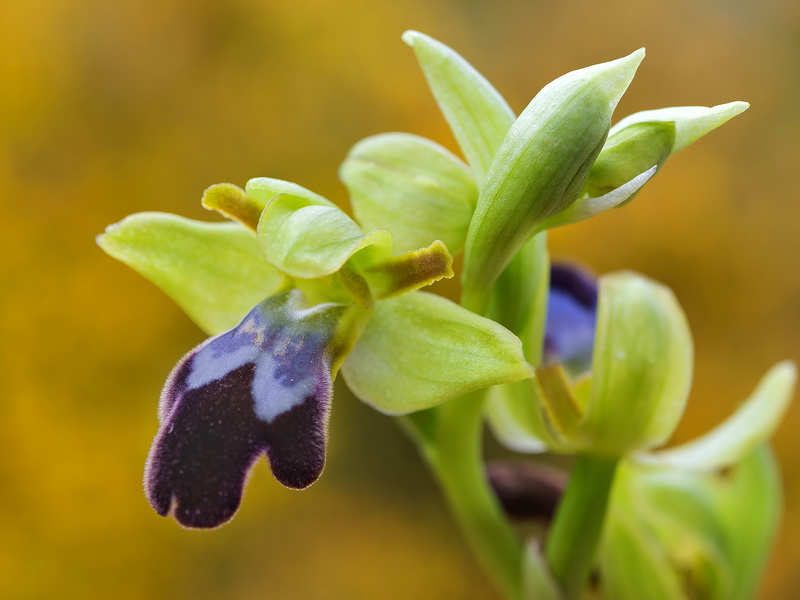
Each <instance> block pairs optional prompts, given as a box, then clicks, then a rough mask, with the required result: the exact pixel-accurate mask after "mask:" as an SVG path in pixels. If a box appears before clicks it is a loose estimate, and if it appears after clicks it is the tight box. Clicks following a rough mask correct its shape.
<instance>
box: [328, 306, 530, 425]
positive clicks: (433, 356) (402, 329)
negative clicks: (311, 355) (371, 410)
mask: <svg viewBox="0 0 800 600" xmlns="http://www.w3.org/2000/svg"><path fill="white" fill-rule="evenodd" d="M342 372H343V374H344V377H345V380H346V381H347V385H348V386H349V387H350V389H351V390H353V392H354V393H355V394H356V396H358V397H359V398H361V399H362V400H363V401H364V402H366V403H368V404H371V405H372V406H374V407H375V408H377V409H378V410H380V411H381V412H384V413H387V414H406V413H410V412H414V411H418V410H422V409H425V408H430V407H432V406H436V405H437V404H441V403H442V402H444V401H446V400H450V399H451V398H457V397H459V396H463V395H464V394H466V393H469V392H471V391H475V390H479V389H481V388H485V387H488V386H491V385H496V384H499V383H505V382H511V381H518V380H520V379H523V378H525V377H529V376H531V371H530V367H529V366H528V364H527V363H526V362H525V358H524V357H523V356H522V345H521V343H520V341H519V339H517V337H516V336H514V334H513V333H511V332H510V331H508V330H507V329H505V328H504V327H502V326H500V325H498V324H497V323H495V322H494V321H491V320H489V319H486V318H483V317H479V316H477V315H475V314H473V313H471V312H470V311H468V310H466V309H464V308H462V307H460V306H458V305H457V304H455V303H453V302H451V301H450V300H447V299H446V298H442V297H441V296H435V295H433V294H428V293H425V292H412V293H410V294H406V295H404V296H400V297H398V298H392V299H390V300H384V301H382V302H378V303H376V305H375V314H374V315H373V317H372V318H371V319H370V321H369V323H368V324H367V326H366V328H365V330H364V333H363V334H362V335H361V337H360V338H359V340H358V342H357V343H356V346H355V348H354V349H353V352H352V353H351V354H350V356H348V357H347V360H346V361H345V363H344V366H343V367H342Z"/></svg>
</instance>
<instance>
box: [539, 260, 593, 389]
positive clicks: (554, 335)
mask: <svg viewBox="0 0 800 600" xmlns="http://www.w3.org/2000/svg"><path fill="white" fill-rule="evenodd" d="M596 321H597V282H596V281H595V279H594V278H593V277H592V276H591V275H590V274H588V273H586V272H585V271H583V270H581V269H579V268H577V267H573V266H570V265H566V264H554V265H553V266H552V267H551V269H550V292H549V294H548V298H547V322H546V326H545V340H544V359H545V363H546V364H554V363H560V364H563V365H565V366H566V367H567V368H568V369H569V370H570V371H572V372H573V373H576V374H579V373H583V372H585V371H588V370H589V369H590V367H591V364H592V351H593V349H594V332H595V325H596Z"/></svg>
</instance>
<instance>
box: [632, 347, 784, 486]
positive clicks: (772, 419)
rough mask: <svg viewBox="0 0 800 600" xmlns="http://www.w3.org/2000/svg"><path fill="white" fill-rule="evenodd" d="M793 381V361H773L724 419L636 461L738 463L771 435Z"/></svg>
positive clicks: (709, 467) (708, 466) (709, 466)
mask: <svg viewBox="0 0 800 600" xmlns="http://www.w3.org/2000/svg"><path fill="white" fill-rule="evenodd" d="M796 381H797V368H796V367H795V366H794V364H793V363H791V362H789V361H786V362H782V363H780V364H778V365H775V366H774V367H773V368H772V369H771V370H770V371H769V372H768V373H767V374H766V375H765V376H764V378H763V379H762V380H761V382H760V383H759V384H758V387H757V388H756V390H755V391H754V392H753V394H752V396H750V398H748V399H747V400H746V401H745V402H744V403H743V404H742V405H741V406H740V407H739V408H738V410H736V412H735V413H734V414H733V415H731V416H730V417H728V419H726V420H725V421H724V422H723V423H721V424H719V425H717V426H716V427H715V428H714V429H713V430H711V431H710V432H708V433H707V434H705V435H703V436H701V437H699V438H697V439H696V440H693V441H691V442H688V443H686V444H682V445H680V446H676V447H674V448H670V449H668V450H662V451H660V452H654V453H650V454H643V455H641V456H640V457H638V458H639V461H640V462H642V463H643V464H649V465H656V466H662V465H663V466H670V467H673V468H678V469H684V470H689V471H716V470H719V469H723V468H726V467H730V466H732V465H734V464H736V463H738V462H739V461H740V460H742V459H743V458H744V457H745V456H746V455H748V454H750V453H752V452H753V450H754V449H755V448H756V447H757V446H759V445H761V444H762V443H764V442H765V441H767V440H769V439H770V438H771V437H772V434H773V433H774V432H775V430H776V429H777V428H778V425H779V424H780V422H781V420H782V419H783V416H784V415H785V414H786V411H787V409H788V408H789V404H790V403H791V401H792V396H793V395H794V387H795V383H796Z"/></svg>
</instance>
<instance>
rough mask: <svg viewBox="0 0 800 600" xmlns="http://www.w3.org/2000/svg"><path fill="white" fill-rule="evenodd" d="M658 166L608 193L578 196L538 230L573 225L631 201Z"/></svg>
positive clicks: (543, 222)
mask: <svg viewBox="0 0 800 600" xmlns="http://www.w3.org/2000/svg"><path fill="white" fill-rule="evenodd" d="M657 170H658V166H656V165H653V166H652V167H650V168H649V169H648V170H647V171H645V172H644V173H640V174H639V175H637V176H636V177H634V178H633V179H631V180H630V181H628V182H626V183H623V184H622V185H621V186H619V187H617V188H615V189H613V190H611V191H610V192H608V193H607V194H604V195H602V196H599V197H596V198H592V197H591V196H583V197H581V198H578V199H577V200H576V201H575V202H573V203H572V205H571V206H570V207H569V208H567V209H566V210H563V211H561V212H560V213H556V214H554V215H553V216H551V217H548V218H547V219H545V220H544V221H542V222H541V223H540V224H539V226H538V228H537V229H538V230H540V231H545V230H547V229H554V228H556V227H562V226H564V225H571V224H573V223H579V222H580V221H585V220H586V219H590V218H591V217H594V216H597V215H599V214H600V213H604V212H605V211H607V210H609V209H611V208H617V207H620V206H622V205H623V204H626V203H627V202H630V201H631V200H632V199H633V197H634V196H635V195H636V194H637V193H638V192H639V190H640V189H641V188H642V186H643V185H644V184H645V183H647V182H648V181H649V180H650V178H651V177H652V176H653V175H655V174H656V171H657Z"/></svg>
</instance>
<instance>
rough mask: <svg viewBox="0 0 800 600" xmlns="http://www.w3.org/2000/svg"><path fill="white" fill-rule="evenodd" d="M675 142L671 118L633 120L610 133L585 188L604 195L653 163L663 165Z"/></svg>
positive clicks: (590, 191) (590, 172) (647, 168)
mask: <svg viewBox="0 0 800 600" xmlns="http://www.w3.org/2000/svg"><path fill="white" fill-rule="evenodd" d="M674 143H675V124H674V123H671V122H657V123H634V124H633V125H631V126H629V127H625V128H623V129H620V130H618V131H616V132H615V133H614V134H613V135H609V136H608V139H607V140H606V143H605V144H604V145H603V149H602V150H601V151H600V155H599V156H598V157H597V160H596V161H595V163H594V165H592V170H591V171H589V179H587V180H586V186H585V187H584V192H585V193H586V194H588V195H589V196H593V197H597V196H603V195H605V194H608V193H609V192H612V191H614V190H616V189H617V188H618V187H620V186H622V185H624V184H626V183H627V182H629V181H631V180H632V179H634V178H635V177H636V176H637V175H640V174H642V173H644V172H645V171H647V170H649V169H650V168H651V167H653V166H654V165H655V166H656V168H657V169H660V168H661V165H663V164H664V161H665V160H667V157H668V156H669V155H670V154H671V153H672V147H673V145H674ZM626 202H627V200H626Z"/></svg>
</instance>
